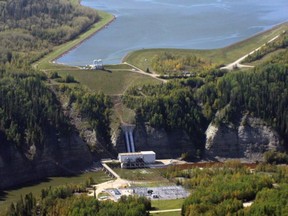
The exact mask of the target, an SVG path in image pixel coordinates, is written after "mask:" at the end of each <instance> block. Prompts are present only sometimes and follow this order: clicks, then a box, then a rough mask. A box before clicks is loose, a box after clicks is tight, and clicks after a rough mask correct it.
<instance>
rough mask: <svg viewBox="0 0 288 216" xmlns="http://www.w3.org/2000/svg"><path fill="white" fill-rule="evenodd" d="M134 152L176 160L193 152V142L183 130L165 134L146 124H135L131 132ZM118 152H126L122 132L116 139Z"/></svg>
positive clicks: (163, 131) (165, 132) (161, 130)
mask: <svg viewBox="0 0 288 216" xmlns="http://www.w3.org/2000/svg"><path fill="white" fill-rule="evenodd" d="M133 137H134V143H135V148H136V149H135V150H136V151H154V152H155V153H156V157H157V158H158V159H160V158H177V157H180V156H181V154H182V153H184V152H188V151H189V152H192V153H194V152H195V148H194V145H193V144H192V143H193V142H192V141H191V139H190V137H189V136H188V134H187V133H186V132H185V131H184V130H174V131H171V132H169V133H168V132H167V131H165V130H164V129H156V128H153V127H151V126H149V125H148V124H137V125H136V127H135V129H134V131H133ZM116 147H117V151H118V152H126V147H125V139H124V134H123V132H120V134H119V136H118V137H117V142H116Z"/></svg>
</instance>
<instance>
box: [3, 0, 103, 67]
mask: <svg viewBox="0 0 288 216" xmlns="http://www.w3.org/2000/svg"><path fill="white" fill-rule="evenodd" d="M99 19H100V18H99V16H98V14H97V12H96V11H95V10H93V9H91V8H86V7H83V6H80V5H76V4H72V3H71V1H69V0H45V1H38V0H5V1H0V50H1V52H0V63H7V62H13V63H14V64H16V63H18V64H20V63H21V64H23V61H24V62H25V63H30V62H31V61H35V60H37V59H38V58H40V57H41V56H42V55H44V54H46V53H47V52H48V51H49V50H50V49H52V47H53V46H55V45H58V44H61V43H63V42H66V41H68V40H71V39H73V38H75V37H76V36H77V35H79V34H80V33H81V32H83V31H85V30H86V29H87V28H89V26H90V25H91V24H93V23H95V22H97V21H98V20H99ZM23 58H24V59H23Z"/></svg>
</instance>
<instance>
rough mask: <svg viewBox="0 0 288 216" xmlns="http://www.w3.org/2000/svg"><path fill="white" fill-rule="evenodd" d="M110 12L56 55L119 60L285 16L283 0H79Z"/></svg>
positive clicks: (249, 30) (207, 40)
mask: <svg viewBox="0 0 288 216" xmlns="http://www.w3.org/2000/svg"><path fill="white" fill-rule="evenodd" d="M81 3H82V4H83V5H85V6H88V7H92V8H95V9H99V10H103V11H106V12H109V13H112V14H114V15H115V17H116V20H115V21H114V22H112V23H111V24H110V25H109V26H107V27H106V28H104V29H103V30H101V31H100V32H98V33H97V34H95V35H94V36H92V37H91V38H89V39H88V40H86V41H85V42H83V43H82V44H80V45H79V46H78V47H76V48H75V49H73V50H71V51H70V52H68V53H67V54H65V55H64V56H62V57H61V58H59V59H58V60H57V62H58V63H63V64H67V65H74V66H76V65H87V64H91V63H92V61H93V60H94V59H102V60H103V63H104V64H116V63H120V62H121V59H122V58H123V57H124V56H125V55H126V54H127V53H128V52H130V51H133V50H137V49H147V48H183V49H214V48H220V47H225V46H228V45H230V44H233V43H235V42H238V41H241V40H244V39H246V38H248V37H251V36H253V35H255V34H257V33H259V32H262V31H265V30H267V29H269V28H271V27H273V26H275V25H277V24H279V23H282V22H285V21H287V20H288V4H287V0H241V1H240V0H83V1H82V2H81Z"/></svg>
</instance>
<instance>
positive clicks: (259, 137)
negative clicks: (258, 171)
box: [205, 115, 281, 161]
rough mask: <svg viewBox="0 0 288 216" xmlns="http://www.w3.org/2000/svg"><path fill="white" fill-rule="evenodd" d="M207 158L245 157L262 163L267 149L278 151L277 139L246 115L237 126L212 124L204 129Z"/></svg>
mask: <svg viewBox="0 0 288 216" xmlns="http://www.w3.org/2000/svg"><path fill="white" fill-rule="evenodd" d="M205 148H206V155H207V156H209V157H219V158H246V159H248V160H251V161H256V160H257V161H260V160H263V153H264V152H265V151H268V150H280V149H281V147H280V137H279V135H278V133H277V132H276V131H274V130H273V129H272V128H271V127H270V126H268V125H267V124H265V122H264V121H262V120H261V119H258V118H254V117H252V116H249V115H244V116H242V117H241V118H240V119H239V120H238V121H237V123H236V124H232V123H220V125H219V126H216V125H215V124H213V123H211V124H210V125H209V127H208V129H207V130H206V145H205Z"/></svg>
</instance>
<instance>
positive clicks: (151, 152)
mask: <svg viewBox="0 0 288 216" xmlns="http://www.w3.org/2000/svg"><path fill="white" fill-rule="evenodd" d="M151 154H154V155H155V152H154V151H141V152H125V153H119V154H118V156H129V155H131V156H132V155H139V156H140V155H151Z"/></svg>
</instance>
